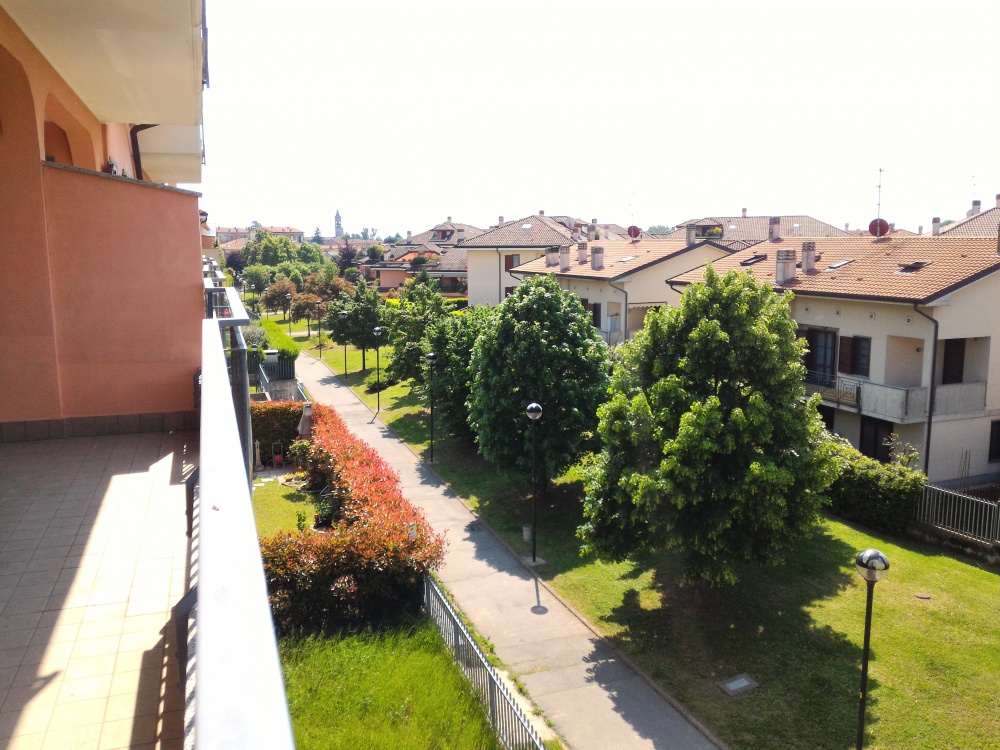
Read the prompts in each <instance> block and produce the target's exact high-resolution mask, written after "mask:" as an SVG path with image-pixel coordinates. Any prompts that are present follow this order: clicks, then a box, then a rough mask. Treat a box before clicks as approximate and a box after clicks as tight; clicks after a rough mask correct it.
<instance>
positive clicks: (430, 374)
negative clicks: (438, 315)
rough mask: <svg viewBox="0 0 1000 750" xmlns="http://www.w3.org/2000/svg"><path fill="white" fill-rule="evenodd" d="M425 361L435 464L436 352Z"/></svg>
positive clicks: (432, 450) (428, 355)
mask: <svg viewBox="0 0 1000 750" xmlns="http://www.w3.org/2000/svg"><path fill="white" fill-rule="evenodd" d="M424 359H426V360H427V383H428V387H429V388H430V392H431V393H430V395H431V460H430V463H434V362H435V360H437V355H436V354H435V353H434V352H427V354H425V355H424Z"/></svg>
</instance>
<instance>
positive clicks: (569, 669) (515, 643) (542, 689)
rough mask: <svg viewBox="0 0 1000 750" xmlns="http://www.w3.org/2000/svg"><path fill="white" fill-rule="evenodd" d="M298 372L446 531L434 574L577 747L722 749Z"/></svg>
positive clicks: (332, 386) (421, 472)
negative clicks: (439, 563) (442, 553)
mask: <svg viewBox="0 0 1000 750" xmlns="http://www.w3.org/2000/svg"><path fill="white" fill-rule="evenodd" d="M296 374H297V375H298V377H299V378H300V379H301V380H302V382H303V384H304V385H305V387H306V389H307V390H308V391H309V393H310V394H311V395H312V397H313V399H314V400H315V401H316V402H317V403H321V404H326V405H328V406H332V407H333V408H335V409H336V410H337V412H338V413H339V414H340V416H341V418H342V419H343V420H344V422H345V423H346V424H347V426H348V428H349V429H350V430H351V431H352V432H353V433H354V434H355V435H357V436H358V437H359V438H361V439H362V440H364V441H365V442H367V443H368V444H369V445H371V446H372V447H374V448H375V450H376V451H378V453H379V454H380V455H381V456H382V458H383V460H385V461H386V462H387V463H388V464H389V465H390V466H392V467H393V468H394V469H396V471H398V472H399V476H400V486H401V487H402V489H403V495H404V496H405V497H406V499H407V500H409V501H410V502H411V503H413V504H414V505H416V506H417V507H418V508H420V509H422V510H423V512H424V514H425V515H426V517H427V520H428V522H429V523H430V524H431V526H432V527H433V528H434V530H435V531H437V532H438V533H443V534H445V535H446V539H447V547H446V550H445V561H444V565H443V566H442V567H441V569H440V570H439V572H438V573H439V576H440V578H441V581H442V582H443V583H444V584H445V586H447V588H448V590H449V591H450V592H451V594H452V596H454V598H455V602H456V603H457V604H458V607H459V608H460V609H461V610H462V611H463V612H465V614H466V615H467V616H468V617H469V619H470V620H471V621H472V622H473V623H474V624H475V626H476V629H477V630H478V631H479V632H480V634H482V635H483V636H484V637H486V638H487V639H489V641H490V642H491V643H492V644H493V647H494V650H495V652H496V655H497V656H498V657H499V658H500V659H501V660H502V661H503V662H504V664H506V665H507V667H508V668H509V669H510V670H511V671H512V672H513V676H515V677H518V678H519V679H520V680H521V682H522V683H523V684H524V686H525V687H526V688H527V690H528V693H529V694H530V696H531V699H532V700H533V701H534V702H535V704H536V705H538V707H539V708H541V709H542V711H543V712H544V713H545V715H546V717H547V718H548V719H549V720H550V721H552V723H553V725H554V726H555V730H556V732H557V733H558V734H559V736H560V737H562V738H563V739H564V740H565V741H566V743H567V744H568V745H569V747H571V748H573V750H589V749H590V748H594V750H606V749H607V748H618V747H620V748H626V747H627V748H666V747H669V748H671V750H717V748H720V747H723V745H722V744H721V743H720V742H719V741H718V740H715V739H714V738H712V737H711V736H710V735H709V733H708V732H707V730H705V729H704V728H702V727H700V726H699V725H698V724H697V723H696V722H695V721H694V720H693V719H691V718H689V717H687V715H686V714H685V713H684V712H683V709H680V707H679V706H677V705H676V704H675V703H674V702H673V701H672V700H671V699H670V698H669V697H667V696H666V695H665V694H663V693H661V692H660V691H658V690H657V689H656V688H654V687H653V686H652V684H651V683H650V682H649V681H648V679H647V678H646V677H645V676H643V675H641V674H639V673H638V672H636V671H635V670H634V669H633V668H632V667H631V665H630V664H629V663H627V662H626V661H625V660H624V659H622V657H621V656H620V654H619V653H618V652H617V651H616V650H615V649H614V648H612V647H611V646H610V645H608V644H607V643H605V641H604V640H603V639H602V638H601V637H600V636H598V635H597V634H595V633H594V632H593V631H592V630H591V629H590V628H589V627H588V625H587V624H586V623H585V622H583V621H582V620H581V619H580V618H579V617H578V616H577V615H576V614H575V613H574V612H573V611H572V610H571V609H570V608H569V607H567V606H566V604H565V603H564V602H563V601H562V600H561V599H559V598H558V597H557V596H555V595H554V594H553V593H552V592H551V591H550V590H549V589H548V588H547V587H546V586H545V584H544V583H543V582H542V581H540V580H539V579H537V578H536V577H535V576H534V574H533V572H532V571H531V569H530V568H529V567H528V566H527V565H526V564H525V563H523V562H522V561H521V560H520V559H519V558H518V557H517V555H515V554H514V553H513V552H511V551H510V550H509V549H508V548H507V547H506V546H505V545H504V544H502V543H501V542H500V541H499V540H498V539H497V538H496V537H495V536H494V535H493V534H492V533H491V532H490V531H489V529H488V528H486V527H485V526H484V525H483V524H481V523H477V518H476V516H475V515H474V514H473V513H472V512H471V511H470V510H469V509H468V508H467V507H466V506H465V504H464V503H463V502H462V501H461V499H460V498H459V497H457V496H456V495H455V494H454V493H453V492H451V491H450V490H449V489H448V487H447V486H446V485H445V484H444V483H443V482H442V481H441V480H440V479H439V478H438V477H437V476H436V475H435V474H434V472H433V471H431V470H430V468H428V467H427V466H426V465H424V464H423V463H422V462H421V461H420V460H419V459H418V458H417V456H416V455H414V453H413V452H412V451H411V450H410V449H409V448H408V447H407V446H406V444H405V443H403V442H402V441H401V440H399V439H398V438H397V437H396V436H395V435H394V434H393V433H392V431H391V430H390V429H389V428H388V427H386V426H385V425H384V424H382V423H381V422H380V421H378V420H374V419H373V415H372V411H371V409H369V408H368V407H367V406H366V405H365V404H364V403H362V402H361V400H360V399H358V398H357V396H355V395H354V393H353V392H352V391H351V390H350V388H348V387H347V386H346V385H344V384H343V382H342V381H341V380H340V378H338V377H336V376H335V375H333V373H331V372H330V370H329V369H328V368H327V366H326V365H325V364H323V363H321V362H319V361H318V360H316V359H314V358H312V357H309V356H306V355H302V356H300V357H299V360H298V365H297V366H296Z"/></svg>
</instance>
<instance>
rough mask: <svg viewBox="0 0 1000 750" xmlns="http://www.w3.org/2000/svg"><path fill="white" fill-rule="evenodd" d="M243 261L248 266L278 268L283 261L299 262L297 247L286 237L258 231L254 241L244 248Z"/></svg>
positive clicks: (263, 230)
mask: <svg viewBox="0 0 1000 750" xmlns="http://www.w3.org/2000/svg"><path fill="white" fill-rule="evenodd" d="M241 253H242V256H243V261H244V262H245V263H246V264H247V265H248V266H252V265H258V264H260V265H264V266H276V265H278V264H279V263H281V262H282V261H286V260H287V261H294V260H297V257H298V256H297V253H296V250H295V245H294V244H293V243H292V241H291V240H290V239H288V238H287V237H284V236H275V235H273V234H271V233H270V232H268V231H267V230H266V229H257V231H256V232H254V237H253V239H252V240H250V241H249V242H247V244H246V245H244V246H243V250H242V251H241Z"/></svg>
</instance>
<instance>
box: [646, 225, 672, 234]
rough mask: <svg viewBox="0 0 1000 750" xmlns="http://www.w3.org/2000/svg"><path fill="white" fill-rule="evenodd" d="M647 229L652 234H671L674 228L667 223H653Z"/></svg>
mask: <svg viewBox="0 0 1000 750" xmlns="http://www.w3.org/2000/svg"><path fill="white" fill-rule="evenodd" d="M647 231H648V232H649V233H650V234H669V233H670V232H672V231H674V228H673V227H671V226H668V225H667V224H653V226H651V227H650V228H649V229H648V230H647Z"/></svg>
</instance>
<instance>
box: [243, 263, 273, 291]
mask: <svg viewBox="0 0 1000 750" xmlns="http://www.w3.org/2000/svg"><path fill="white" fill-rule="evenodd" d="M273 270H274V269H272V268H269V267H268V266H261V265H255V266H246V267H245V268H244V269H243V283H244V284H245V285H246V288H247V291H248V292H250V291H251V290H250V287H251V285H252V286H255V287H257V288H256V289H254V290H253V291H252V292H251V293H252V294H254V295H259V294H263V293H264V289H266V288H267V285H268V284H270V283H271V278H272V276H271V274H272V272H273Z"/></svg>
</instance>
